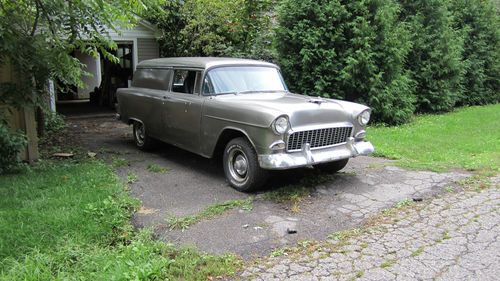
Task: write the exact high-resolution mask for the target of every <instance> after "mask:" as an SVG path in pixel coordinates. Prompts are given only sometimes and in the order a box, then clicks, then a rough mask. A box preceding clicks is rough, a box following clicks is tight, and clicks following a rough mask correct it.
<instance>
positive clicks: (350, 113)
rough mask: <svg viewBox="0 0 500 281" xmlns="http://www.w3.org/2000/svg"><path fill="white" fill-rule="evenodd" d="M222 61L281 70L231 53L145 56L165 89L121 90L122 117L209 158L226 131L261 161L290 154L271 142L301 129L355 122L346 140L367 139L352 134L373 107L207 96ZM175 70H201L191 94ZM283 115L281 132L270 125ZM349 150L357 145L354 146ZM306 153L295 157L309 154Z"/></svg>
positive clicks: (270, 96) (287, 96)
mask: <svg viewBox="0 0 500 281" xmlns="http://www.w3.org/2000/svg"><path fill="white" fill-rule="evenodd" d="M223 66H265V67H273V68H276V69H278V70H279V68H278V66H276V65H274V64H271V63H267V62H260V61H255V60H246V59H232V58H163V59H154V60H148V61H144V62H141V63H140V64H139V65H138V66H137V69H145V70H148V71H149V70H151V73H153V74H151V73H150V74H151V75H153V76H154V75H155V74H154V72H155V70H158V69H161V70H163V72H162V75H164V77H162V78H161V79H163V80H165V81H166V83H165V86H164V87H165V88H164V89H151V88H149V86H148V85H140V87H137V85H134V84H133V86H132V87H130V88H121V89H118V91H117V99H118V116H119V119H120V120H122V121H123V122H126V123H129V124H130V123H131V122H133V121H138V122H141V123H143V124H144V126H145V128H146V131H147V133H148V135H149V136H151V137H153V138H156V139H159V140H161V141H164V142H166V143H170V144H173V145H175V146H178V147H180V148H182V149H185V150H188V151H191V152H193V153H196V154H199V155H201V156H204V157H207V158H211V157H214V155H215V153H216V151H217V148H218V147H219V148H220V145H221V142H224V141H227V139H226V138H227V136H228V135H229V136H237V135H244V136H245V137H246V138H247V139H248V140H249V141H250V143H251V144H252V145H253V147H254V149H255V151H256V152H257V154H258V155H259V160H260V158H261V157H266V155H267V156H273V157H275V155H274V154H279V153H281V154H283V155H285V154H290V153H288V152H287V151H286V149H285V150H281V151H276V150H273V149H272V148H271V145H272V144H273V143H275V142H279V141H283V142H284V143H286V142H287V138H288V135H289V134H291V133H293V132H297V131H306V130H313V129H321V128H331V127H338V126H352V127H353V130H352V133H351V136H350V138H349V139H350V144H349V143H346V144H343V145H344V146H349V145H352V144H355V143H356V142H357V141H364V140H361V139H354V136H356V135H361V134H360V133H363V134H362V135H364V128H363V127H362V126H361V125H360V124H359V122H358V121H357V117H358V115H359V114H360V113H361V112H363V111H365V110H369V108H368V107H366V106H364V105H361V104H356V103H351V102H346V101H340V100H334V99H325V98H323V99H318V98H313V97H310V96H304V95H297V94H292V93H289V92H270V93H245V94H225V95H203V94H202V93H201V87H202V83H201V81H203V79H204V77H205V75H206V74H207V72H208V71H210V69H213V68H216V67H223ZM173 69H186V70H197V71H200V75H199V77H197V81H196V83H195V89H194V93H193V94H185V93H176V92H173V91H172V87H171V84H172V79H173V78H172V76H173V75H172V73H171V72H172V70H173ZM169 71H170V74H169ZM158 79H160V78H158ZM163 80H161V81H163ZM135 84H137V83H135ZM143 84H144V83H143ZM146 84H147V83H146ZM154 87H156V88H158V87H157V86H154ZM160 88H161V87H160ZM280 116H287V117H288V118H289V123H290V130H289V132H288V133H286V134H283V135H280V134H277V133H275V131H274V130H273V129H272V125H273V122H274V121H275V120H276V119H277V118H278V117H280ZM222 145H224V144H223V143H222ZM370 146H371V144H370ZM349 149H350V150H353V148H352V147H349ZM358 150H359V149H358ZM372 151H373V147H371V148H370V147H368V148H366V147H365V148H363V151H357V152H356V151H354V153H350V152H349V153H347V154H346V153H344V154H341V156H339V157H328V158H322V160H320V162H325V161H332V160H336V159H341V158H348V157H353V156H357V155H359V154H362V155H366V154H369V153H371V152H372ZM304 153H305V152H304ZM304 153H302V154H300V155H297V156H298V157H302V156H304V157H305V154H304ZM332 153H334V151H332ZM285 156H287V155H285ZM279 161H282V160H279ZM316 162H317V161H316ZM316 162H314V161H313V162H311V161H306V162H305V164H304V163H303V162H302V161H300V163H299V162H296V163H291V164H282V165H275V164H269V163H267V164H264V163H263V162H261V167H262V168H265V169H286V168H294V167H299V166H309V165H311V164H316Z"/></svg>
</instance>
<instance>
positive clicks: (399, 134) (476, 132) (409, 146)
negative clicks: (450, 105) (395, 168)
mask: <svg viewBox="0 0 500 281" xmlns="http://www.w3.org/2000/svg"><path fill="white" fill-rule="evenodd" d="M499 120H500V104H495V105H488V106H475V107H467V108H460V109H457V110H456V111H454V112H452V113H448V114H443V115H421V116H417V117H416V118H415V120H414V121H413V122H411V123H409V124H406V125H402V126H398V127H381V126H375V127H370V128H368V138H369V140H370V141H372V142H373V145H374V146H375V150H376V153H375V155H376V156H383V157H388V158H392V159H398V160H399V161H398V163H399V164H400V165H402V166H404V167H408V168H415V169H429V170H434V171H444V170H449V169H454V168H460V169H467V170H492V171H499V170H500V121H499Z"/></svg>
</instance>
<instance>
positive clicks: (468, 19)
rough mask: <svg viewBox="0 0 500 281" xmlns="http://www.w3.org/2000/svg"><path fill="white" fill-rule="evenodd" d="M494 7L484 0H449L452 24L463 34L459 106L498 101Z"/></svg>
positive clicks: (499, 33)
mask: <svg viewBox="0 0 500 281" xmlns="http://www.w3.org/2000/svg"><path fill="white" fill-rule="evenodd" d="M497 3H499V2H497ZM495 8H496V7H495V6H494V5H493V3H492V2H491V1H484V0H455V1H451V2H450V9H451V11H452V13H453V15H454V27H455V28H456V29H459V30H461V31H462V32H463V34H464V37H465V39H464V52H463V58H462V61H463V62H462V63H463V65H464V67H465V74H464V78H463V81H462V82H463V83H462V84H463V88H464V92H463V94H462V96H461V97H460V100H459V103H460V104H461V105H480V104H487V103H496V102H499V101H500V16H499V13H498V11H497V10H496V9H495Z"/></svg>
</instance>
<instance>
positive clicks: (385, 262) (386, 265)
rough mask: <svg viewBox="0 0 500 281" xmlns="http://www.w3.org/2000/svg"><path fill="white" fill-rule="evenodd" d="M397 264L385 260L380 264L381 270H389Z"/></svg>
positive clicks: (390, 260)
mask: <svg viewBox="0 0 500 281" xmlns="http://www.w3.org/2000/svg"><path fill="white" fill-rule="evenodd" d="M395 263H396V260H393V259H389V260H385V261H383V262H382V263H381V264H380V268H388V267H391V266H393V265H394V264H395Z"/></svg>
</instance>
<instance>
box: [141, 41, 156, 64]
mask: <svg viewBox="0 0 500 281" xmlns="http://www.w3.org/2000/svg"><path fill="white" fill-rule="evenodd" d="M158 57H160V50H159V46H158V43H157V42H156V39H153V38H137V60H138V62H141V61H143V60H149V59H155V58H158Z"/></svg>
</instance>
